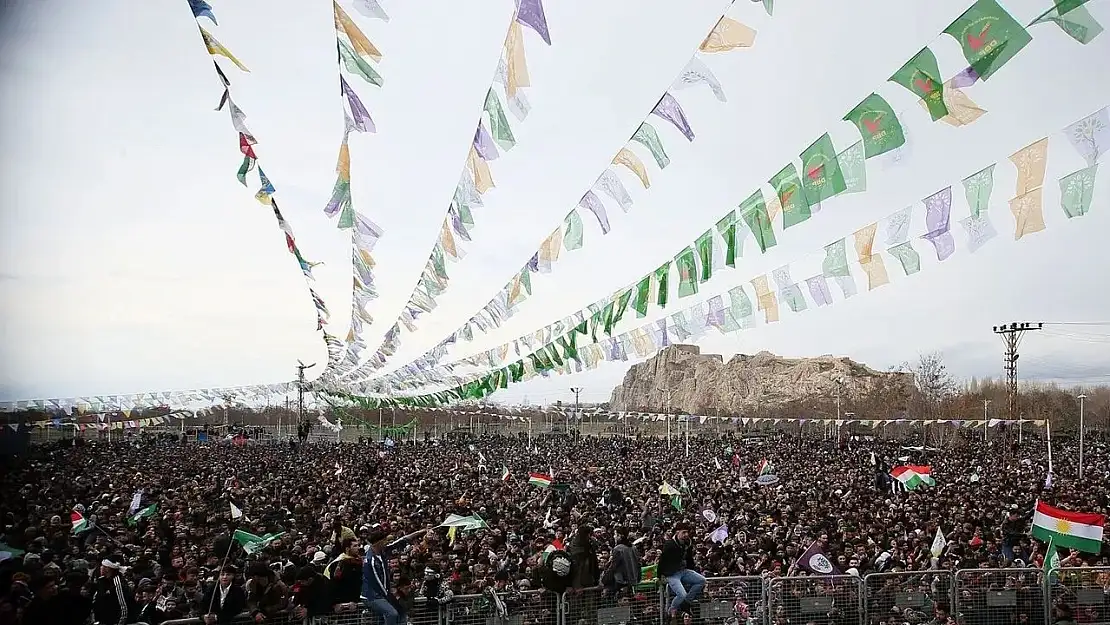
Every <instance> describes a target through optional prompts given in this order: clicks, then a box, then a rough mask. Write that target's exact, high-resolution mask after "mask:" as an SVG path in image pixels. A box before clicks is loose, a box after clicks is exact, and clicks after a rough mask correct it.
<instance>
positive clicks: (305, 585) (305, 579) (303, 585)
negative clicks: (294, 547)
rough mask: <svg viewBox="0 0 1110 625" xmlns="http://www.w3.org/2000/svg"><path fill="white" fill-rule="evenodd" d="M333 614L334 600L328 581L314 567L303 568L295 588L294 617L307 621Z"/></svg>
mask: <svg viewBox="0 0 1110 625" xmlns="http://www.w3.org/2000/svg"><path fill="white" fill-rule="evenodd" d="M331 612H332V598H331V592H330V588H329V585H328V580H327V579H325V578H324V576H323V575H320V574H319V573H318V572H316V569H315V568H313V567H312V566H302V567H301V568H300V569H299V570H298V571H297V581H296V584H294V586H293V616H294V617H295V618H298V619H307V618H311V617H315V616H327V615H328V614H331Z"/></svg>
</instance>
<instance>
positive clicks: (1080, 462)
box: [1079, 393, 1087, 480]
mask: <svg viewBox="0 0 1110 625" xmlns="http://www.w3.org/2000/svg"><path fill="white" fill-rule="evenodd" d="M1085 399H1087V395H1086V394H1082V393H1081V394H1080V395H1079V479H1080V480H1082V479H1083V400H1085Z"/></svg>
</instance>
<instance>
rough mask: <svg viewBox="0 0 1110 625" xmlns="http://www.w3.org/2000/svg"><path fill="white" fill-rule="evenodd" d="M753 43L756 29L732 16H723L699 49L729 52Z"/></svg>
mask: <svg viewBox="0 0 1110 625" xmlns="http://www.w3.org/2000/svg"><path fill="white" fill-rule="evenodd" d="M753 44H755V31H754V30H752V29H751V28H750V27H748V26H745V25H743V24H741V23H740V22H737V21H736V20H734V19H732V18H730V17H724V16H722V17H721V19H720V20H719V21H718V22H717V25H716V26H714V27H713V30H712V31H711V32H710V33H709V34H708V35H706V37H705V41H703V42H701V45H700V46H698V49H699V50H701V51H702V52H707V53H713V52H728V51H729V50H735V49H736V48H750V47H752V45H753Z"/></svg>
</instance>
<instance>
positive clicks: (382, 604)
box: [362, 527, 431, 625]
mask: <svg viewBox="0 0 1110 625" xmlns="http://www.w3.org/2000/svg"><path fill="white" fill-rule="evenodd" d="M430 531H431V529H422V530H418V531H415V532H413V533H411V534H408V535H406V536H402V537H401V538H399V539H397V540H395V541H393V542H391V543H388V544H386V541H387V540H388V539H389V533H388V532H387V531H386V530H385V529H382V528H380V527H377V528H374V529H373V530H371V532H370V548H369V549H367V550H366V562H365V563H364V564H363V566H362V602H363V603H364V604H365V605H366V606H367V607H368V608H370V611H371V612H374V613H375V614H377V615H378V616H380V617H382V620H383V621H385V625H403V624H404V623H406V622H407V620H408V619H407V616H406V615H404V614H402V613H401V611H400V610H398V609H397V605H395V601H396V600H395V599H393V594H392V593H391V592H390V587H389V586H390V575H389V565H388V564H387V563H388V561H389V559H390V555H391V553H392V552H393V551H394V550H395V549H400V548H404V547H405V546H407V545H408V543H409V541H410V540H412V539H413V538H416V537H417V536H423V535H424V534H426V533H428V532H430Z"/></svg>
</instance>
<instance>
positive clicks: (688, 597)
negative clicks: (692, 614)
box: [659, 523, 705, 618]
mask: <svg viewBox="0 0 1110 625" xmlns="http://www.w3.org/2000/svg"><path fill="white" fill-rule="evenodd" d="M693 564H694V548H693V543H692V542H691V541H690V526H689V525H688V524H686V523H679V524H678V525H676V526H675V531H674V537H673V538H671V539H670V540H668V541H667V542H666V543H664V545H663V552H662V553H661V554H660V555H659V576H660V577H662V578H664V579H666V580H667V588H669V589H670V590H671V593H672V594H673V595H674V599H673V600H671V609H670V614H671V617H672V618H674V617H676V616H677V615H678V613H679V612H687V611H689V609H690V606H691V604H692V603H693V602H694V601H696V600H697V598H698V597H699V596H700V595H701V593H702V591H703V590H705V578H704V577H702V575H701V574H700V573H697V572H696V571H691V570H690V569H688V568H687V567H688V566H692V565H693ZM687 586H688V587H689V588H687Z"/></svg>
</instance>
